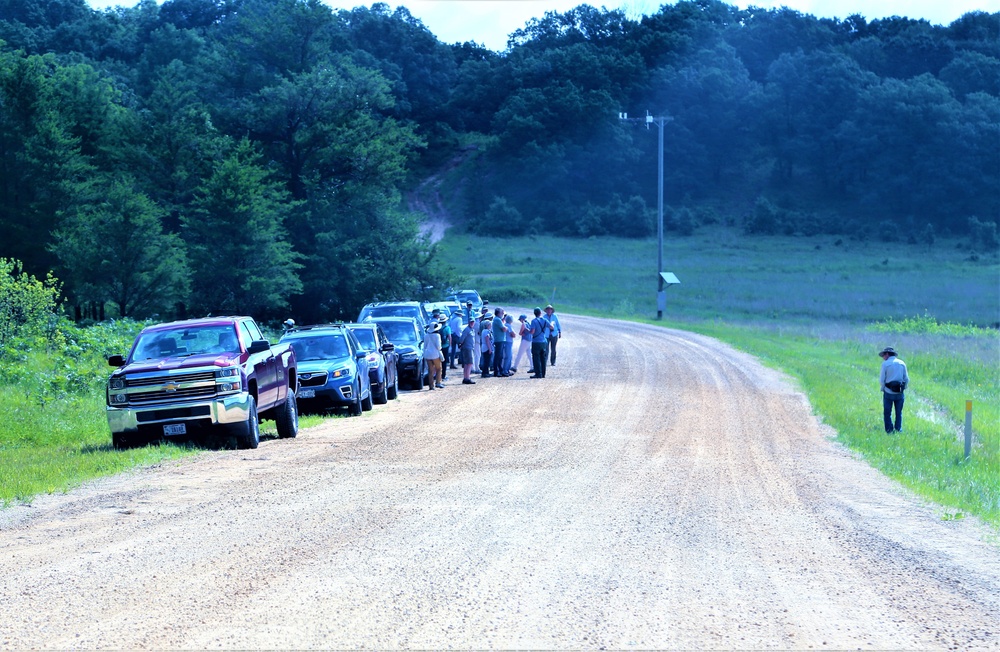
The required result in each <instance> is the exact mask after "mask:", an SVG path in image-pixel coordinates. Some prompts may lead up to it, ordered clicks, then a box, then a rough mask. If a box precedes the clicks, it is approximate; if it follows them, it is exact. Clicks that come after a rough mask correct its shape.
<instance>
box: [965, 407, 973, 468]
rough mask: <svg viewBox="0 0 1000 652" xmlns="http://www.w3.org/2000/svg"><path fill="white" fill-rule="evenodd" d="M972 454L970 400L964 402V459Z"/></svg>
mask: <svg viewBox="0 0 1000 652" xmlns="http://www.w3.org/2000/svg"><path fill="white" fill-rule="evenodd" d="M971 455H972V401H966V402H965V459H969V457H970V456H971Z"/></svg>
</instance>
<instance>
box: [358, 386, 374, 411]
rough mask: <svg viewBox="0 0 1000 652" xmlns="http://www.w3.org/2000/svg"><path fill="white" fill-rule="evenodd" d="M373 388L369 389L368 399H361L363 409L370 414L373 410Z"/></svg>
mask: <svg viewBox="0 0 1000 652" xmlns="http://www.w3.org/2000/svg"><path fill="white" fill-rule="evenodd" d="M372 403H373V401H372V388H371V386H369V387H368V398H363V399H361V409H362V410H363V411H365V412H370V411H371V409H372Z"/></svg>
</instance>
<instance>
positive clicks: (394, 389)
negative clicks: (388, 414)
mask: <svg viewBox="0 0 1000 652" xmlns="http://www.w3.org/2000/svg"><path fill="white" fill-rule="evenodd" d="M394 371H395V373H393V374H392V385H389V386H388V387H386V389H385V395H386V396H387V397H388V399H389V400H390V401H395V400H396V399H397V398H399V371H398V370H394ZM385 381H386V383H388V382H389V378H388V374H387V375H386V379H385Z"/></svg>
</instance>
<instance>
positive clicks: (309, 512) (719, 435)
mask: <svg viewBox="0 0 1000 652" xmlns="http://www.w3.org/2000/svg"><path fill="white" fill-rule="evenodd" d="M562 320H563V326H564V328H565V331H566V336H565V337H564V338H563V340H562V342H561V343H560V346H559V359H558V365H557V366H556V367H554V368H551V369H550V370H549V372H548V376H547V378H545V379H544V380H534V379H529V378H528V377H527V374H525V373H524V369H523V368H522V370H521V373H520V374H518V376H517V377H516V378H490V379H483V380H479V382H478V383H477V384H476V385H475V386H462V385H460V384H458V382H459V380H460V374H458V372H454V371H453V372H451V374H453V375H452V376H450V377H449V380H448V381H447V385H448V386H447V387H446V388H445V389H444V390H439V391H435V392H428V391H423V392H403V393H402V395H401V397H400V400H398V401H394V402H391V403H390V404H389V405H388V406H376V408H375V410H374V411H373V412H370V413H366V414H365V415H364V416H362V417H360V418H353V419H337V420H334V422H331V423H329V424H324V425H323V426H321V427H317V428H313V429H310V430H307V431H303V432H302V433H301V434H300V435H299V437H298V438H297V439H294V440H270V441H265V442H263V443H262V444H261V446H260V448H259V449H257V450H253V451H207V452H205V453H204V454H202V455H200V456H198V457H197V458H196V459H193V460H185V461H181V462H171V463H169V464H165V465H163V466H162V467H159V468H154V469H146V470H142V471H139V472H136V473H131V474H127V475H122V476H118V477H114V478H110V479H107V480H103V481H100V482H97V483H94V484H91V485H88V486H86V487H83V488H80V489H78V490H75V491H73V492H71V493H70V494H68V495H62V496H44V497H40V498H38V499H37V500H36V501H35V503H34V505H33V506H30V507H24V506H20V507H14V508H10V509H7V510H3V511H0V578H2V580H0V614H2V615H0V647H3V648H5V649H11V648H60V649H67V648H88V649H89V648H157V649H165V648H187V649H192V648H195V649H200V648H379V649H396V648H421V649H426V648H505V649H506V648H522V649H523V648H543V649H580V648H583V649H595V648H614V649H647V648H660V649H663V648H667V649H676V648H686V649H690V648H698V649H705V648H743V649H746V648H754V649H764V648H767V649H808V648H827V649H843V648H868V649H886V648H893V649H939V648H961V649H994V650H995V649H998V648H1000V545H998V544H997V542H996V539H995V538H994V539H993V540H992V541H990V540H988V539H989V533H988V532H987V531H986V529H985V528H983V527H982V526H981V525H979V524H978V523H976V522H975V521H973V520H972V519H966V520H964V521H944V520H942V519H941V510H939V509H937V508H934V507H932V506H927V505H924V504H923V503H921V502H919V501H917V500H915V499H914V498H912V497H911V496H909V495H908V494H907V493H906V492H904V491H903V490H901V489H899V488H897V487H896V486H895V485H894V484H893V483H891V482H889V481H887V480H886V479H884V478H883V477H882V476H881V475H880V474H878V473H876V472H874V471H873V470H871V469H870V468H869V467H868V466H866V465H865V464H863V463H862V462H860V461H857V460H856V459H854V458H853V457H852V456H851V455H850V454H849V453H847V452H845V451H844V450H843V449H842V448H841V447H839V446H838V445H837V444H836V443H834V442H832V441H831V440H830V439H829V438H828V435H829V433H827V432H824V429H823V428H822V427H821V426H820V425H819V424H817V422H816V420H815V419H814V418H813V417H812V416H811V415H810V410H809V406H808V405H807V403H806V401H805V399H804V397H803V396H802V395H801V394H799V393H797V392H796V391H795V390H794V389H793V388H792V387H791V385H790V383H789V382H788V381H787V380H786V379H784V378H782V377H781V376H779V375H778V374H776V373H774V372H772V371H769V370H766V369H764V368H762V367H761V366H760V365H759V364H758V363H757V362H755V361H754V360H753V359H752V358H749V357H748V356H745V355H742V354H739V353H737V352H734V351H733V350H731V349H729V348H727V347H725V346H723V345H721V344H719V343H718V342H716V341H714V340H711V339H708V338H704V337H700V336H696V335H691V334H687V333H682V332H678V331H670V330H664V329H659V328H654V327H648V326H642V325H635V324H625V323H621V322H611V321H607V320H598V319H591V318H583V317H574V316H570V315H566V316H562ZM876 371H877V367H876V365H875V364H874V363H873V374H874V373H876ZM456 378H457V379H456ZM859 400H861V399H859ZM863 400H866V401H872V409H873V414H872V420H873V427H877V426H878V419H879V418H880V416H879V415H878V414H877V413H876V412H877V410H878V408H879V405H878V404H877V400H876V399H875V398H872V397H867V396H866V397H863Z"/></svg>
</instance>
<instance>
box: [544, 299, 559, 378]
mask: <svg viewBox="0 0 1000 652" xmlns="http://www.w3.org/2000/svg"><path fill="white" fill-rule="evenodd" d="M545 317H546V318H547V319H548V320H549V323H550V324H551V325H552V328H551V330H550V331H549V365H550V366H553V367H554V366H556V344H558V343H559V338H560V337H562V326H561V325H560V324H559V318H558V317H556V309H555V308H553V307H552V304H551V303H550V304H549V305H547V306H545Z"/></svg>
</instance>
